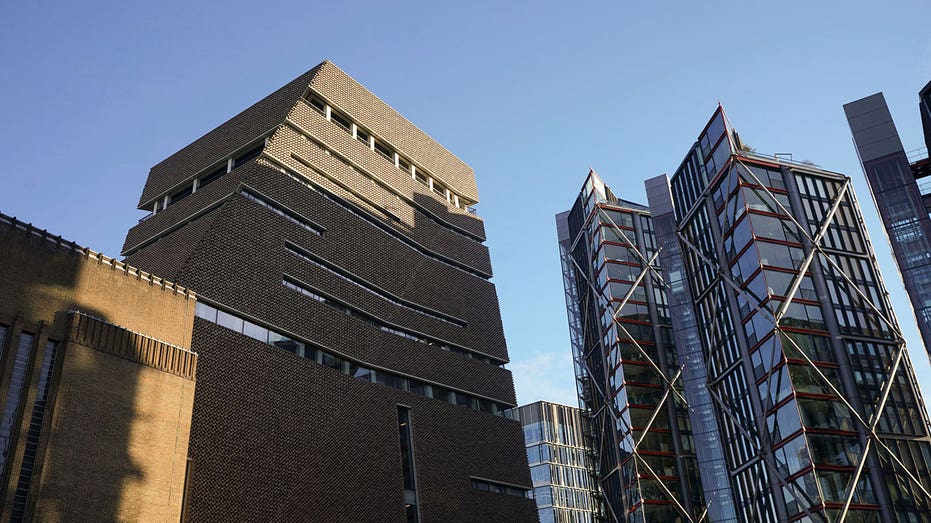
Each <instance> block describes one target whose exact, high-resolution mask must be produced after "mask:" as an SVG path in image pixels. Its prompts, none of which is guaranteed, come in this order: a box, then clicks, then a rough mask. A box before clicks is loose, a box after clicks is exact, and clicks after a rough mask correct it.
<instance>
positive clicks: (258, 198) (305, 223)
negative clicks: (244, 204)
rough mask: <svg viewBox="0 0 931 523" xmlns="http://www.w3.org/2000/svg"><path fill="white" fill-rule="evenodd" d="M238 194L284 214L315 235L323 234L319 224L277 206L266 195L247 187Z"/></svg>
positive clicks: (279, 213) (289, 219)
mask: <svg viewBox="0 0 931 523" xmlns="http://www.w3.org/2000/svg"><path fill="white" fill-rule="evenodd" d="M240 194H242V195H243V196H245V197H246V198H249V199H250V200H252V201H254V202H256V203H258V204H259V205H261V206H262V207H265V208H267V209H269V210H271V211H272V212H274V213H275V214H278V215H280V216H284V217H285V218H287V220H288V221H290V222H292V223H296V224H297V225H300V226H301V227H303V228H304V229H306V230H308V231H310V232H312V233H314V234H316V235H317V236H320V235H322V234H323V228H322V227H320V226H318V225H315V224H313V223H311V222H310V220H308V219H306V218H304V217H303V216H300V215H298V214H296V213H294V212H292V211H289V210H288V209H285V208H283V207H281V206H279V205H278V204H276V203H275V202H273V201H271V200H269V199H268V198H266V197H265V196H263V195H260V194H258V193H256V192H253V191H250V190H248V189H243V190H241V191H240Z"/></svg>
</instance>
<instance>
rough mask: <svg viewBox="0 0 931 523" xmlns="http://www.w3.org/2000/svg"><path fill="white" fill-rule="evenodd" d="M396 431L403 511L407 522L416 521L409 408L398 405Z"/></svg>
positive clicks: (417, 516) (415, 492) (417, 515)
mask: <svg viewBox="0 0 931 523" xmlns="http://www.w3.org/2000/svg"><path fill="white" fill-rule="evenodd" d="M398 433H399V436H400V441H401V471H402V474H403V477H404V511H405V513H406V514H407V522H408V523H417V522H418V521H419V520H420V515H419V514H418V510H417V480H416V477H415V473H414V445H413V431H412V430H411V410H410V409H409V408H407V407H402V406H400V405H398Z"/></svg>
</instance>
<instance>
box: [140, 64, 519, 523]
mask: <svg viewBox="0 0 931 523" xmlns="http://www.w3.org/2000/svg"><path fill="white" fill-rule="evenodd" d="M477 201H478V193H477V189H476V185H475V176H474V173H473V172H472V169H471V168H470V167H469V166H468V165H466V164H465V163H463V162H462V161H461V160H459V159H458V158H457V157H456V156H454V155H453V154H452V153H450V152H449V151H448V150H446V149H445V148H444V147H442V146H441V145H440V144H438V143H437V142H435V141H434V140H432V139H431V138H430V137H428V136H427V135H426V134H424V133H423V132H422V131H421V130H419V129H418V128H417V127H415V126H414V125H413V124H412V123H410V122H409V121H408V120H407V119H405V118H404V117H403V116H401V115H400V114H398V113H397V112H396V111H395V110H393V109H392V108H391V107H389V106H388V105H387V104H385V103H384V102H382V101H381V100H380V99H378V98H377V97H376V96H375V95H373V94H372V93H371V92H369V91H368V90H367V89H365V88H364V87H362V86H361V85H360V84H359V83H357V82H356V81H354V80H353V79H351V78H350V77H349V76H347V75H346V74H345V73H344V72H343V71H341V70H340V69H338V68H337V67H336V66H335V65H333V64H332V63H330V62H324V63H322V64H320V65H319V66H317V67H315V68H313V69H312V70H310V71H308V72H307V73H305V74H303V75H301V76H300V77H298V78H297V79H295V80H294V81H292V82H290V83H288V84H287V85H285V86H284V87H282V88H281V89H279V90H277V91H275V92H274V93H272V94H271V95H269V96H268V97H266V98H264V99H263V100H261V101H259V102H258V103H256V104H255V105H253V106H251V107H249V108H248V109H246V110H245V111H243V112H242V113H240V114H239V115H237V116H235V117H233V118H232V119H231V120H229V121H227V122H225V123H223V124H222V125H220V126H219V127H217V128H216V129H214V130H212V131H210V132H209V133H207V134H205V135H204V136H203V137H201V138H199V139H198V140H196V141H194V142H193V143H191V144H190V145H188V146H187V147H184V148H183V149H181V150H180V151H178V152H177V153H175V154H173V155H172V156H170V157H168V158H167V159H166V160H164V161H163V162H161V163H159V164H158V165H156V166H155V167H153V168H152V170H151V172H150V173H149V177H148V180H147V181H146V184H145V188H144V189H143V191H142V196H141V197H140V201H139V208H140V209H143V210H148V211H150V212H151V214H150V215H149V216H148V217H146V218H145V219H144V220H142V221H141V222H140V223H139V224H138V225H136V226H135V227H133V228H132V229H131V230H130V231H129V233H128V234H127V236H126V241H125V244H124V249H123V254H124V255H125V256H126V257H127V261H128V262H130V263H133V264H135V265H137V266H139V267H142V268H143V269H145V270H149V271H153V272H157V273H159V274H162V275H165V276H166V277H170V278H173V279H174V280H175V281H178V282H179V283H181V284H183V285H186V286H189V287H191V288H194V289H195V290H196V291H197V293H198V310H197V314H196V316H197V317H196V319H195V321H194V335H193V341H192V347H193V348H194V350H196V351H197V352H198V355H199V358H200V359H199V368H198V388H197V393H196V396H195V401H194V410H193V421H192V428H191V445H190V458H191V462H192V470H193V473H192V474H191V476H190V487H191V488H190V495H189V498H188V503H187V510H188V515H189V517H190V519H191V521H206V520H217V519H227V520H228V519H239V520H307V519H311V520H320V521H397V522H403V521H408V522H415V521H424V522H426V521H463V520H470V521H534V520H536V517H537V516H536V509H535V507H534V503H533V500H531V499H529V497H528V496H529V492H530V490H531V482H530V475H529V471H528V468H527V462H526V455H525V453H524V445H523V440H522V437H521V427H520V425H519V424H518V423H517V422H515V421H513V420H510V419H507V418H505V417H504V416H503V413H504V411H505V410H507V409H509V408H511V407H514V406H515V404H516V403H515V397H514V387H513V382H512V379H511V373H510V371H508V370H507V369H505V368H504V365H505V364H506V363H507V362H508V354H507V349H506V346H505V340H504V334H503V330H502V325H501V317H500V314H499V312H498V300H497V295H496V292H495V286H494V284H492V283H491V281H490V278H491V275H492V272H491V263H490V259H489V255H488V249H487V247H486V246H485V245H484V240H485V232H484V226H483V222H482V219H481V218H479V217H478V216H477V215H476V214H475V212H474V210H473V209H472V208H471V206H472V205H473V204H475V203H476V202H477Z"/></svg>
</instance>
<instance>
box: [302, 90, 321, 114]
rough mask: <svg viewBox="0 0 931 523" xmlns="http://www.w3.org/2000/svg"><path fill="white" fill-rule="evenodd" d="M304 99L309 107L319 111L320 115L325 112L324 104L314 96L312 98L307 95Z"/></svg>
mask: <svg viewBox="0 0 931 523" xmlns="http://www.w3.org/2000/svg"><path fill="white" fill-rule="evenodd" d="M304 98H305V99H306V100H307V101H308V102H309V103H310V105H311V107H313V108H314V109H316V110H318V111H320V112H321V113H322V112H324V111H326V104H324V103H323V101H322V100H320V99H319V98H317V97H316V96H312V95H310V94H308V95H306V96H305V97H304Z"/></svg>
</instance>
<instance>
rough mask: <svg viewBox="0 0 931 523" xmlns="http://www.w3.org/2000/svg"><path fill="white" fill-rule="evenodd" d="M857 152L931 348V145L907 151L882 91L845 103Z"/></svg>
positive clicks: (927, 118) (929, 98) (930, 128)
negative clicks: (929, 150) (930, 150)
mask: <svg viewBox="0 0 931 523" xmlns="http://www.w3.org/2000/svg"><path fill="white" fill-rule="evenodd" d="M919 110H920V112H921V121H922V124H923V126H924V137H925V143H926V145H928V146H931V83H929V84H928V85H926V86H925V87H924V88H923V89H922V90H921V92H920V93H919ZM844 112H845V113H846V115H847V123H848V124H849V125H850V130H851V132H852V133H853V140H854V145H855V146H856V149H857V155H858V156H859V158H860V162H861V164H862V165H863V172H864V173H865V174H866V180H867V182H868V183H869V187H870V191H871V192H872V193H873V201H874V202H875V204H876V210H877V211H878V212H879V216H880V217H881V218H882V221H883V226H884V227H885V229H886V237H887V239H888V240H889V243H890V245H891V246H892V254H893V255H894V256H895V261H896V265H897V266H898V269H899V274H901V275H902V281H903V283H904V284H905V290H906V292H907V293H908V296H909V298H910V299H911V302H912V308H913V309H914V311H915V318H916V319H917V320H918V330H919V332H920V333H921V337H922V339H923V340H924V344H925V349H926V350H928V351H931V218H929V216H928V213H929V212H931V159H929V158H928V148H927V147H925V148H924V149H920V150H915V151H909V152H906V151H905V148H904V147H903V146H902V141H901V139H900V138H899V133H898V131H897V130H896V128H895V122H893V121H892V115H891V114H890V113H889V107H888V106H887V105H886V100H885V98H884V97H883V94H882V93H876V94H874V95H872V96H867V97H866V98H863V99H860V100H857V101H855V102H851V103H849V104H846V105H845V106H844Z"/></svg>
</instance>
